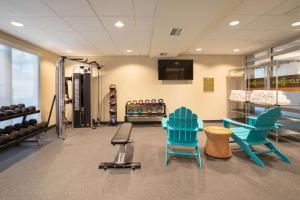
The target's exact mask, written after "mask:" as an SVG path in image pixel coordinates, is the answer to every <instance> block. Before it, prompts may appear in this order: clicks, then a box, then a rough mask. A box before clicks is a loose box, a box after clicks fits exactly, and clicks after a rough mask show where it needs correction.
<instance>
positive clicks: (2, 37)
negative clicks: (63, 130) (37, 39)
mask: <svg viewBox="0 0 300 200" xmlns="http://www.w3.org/2000/svg"><path fill="white" fill-rule="evenodd" d="M0 43H4V44H7V45H10V46H12V47H15V48H19V49H22V50H26V51H29V52H32V53H36V54H38V55H39V56H40V59H41V62H40V110H41V118H42V120H47V118H48V114H49V111H50V107H51V103H52V98H53V95H54V94H55V64H56V60H57V59H58V55H56V54H54V53H52V52H49V51H46V50H44V49H42V48H40V47H38V46H36V45H33V44H31V43H29V42H26V41H24V40H20V39H18V38H16V37H13V36H11V35H9V34H6V33H3V32H0ZM53 123H55V110H54V112H53V113H52V118H51V124H53Z"/></svg>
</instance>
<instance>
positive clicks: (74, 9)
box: [43, 0, 95, 17]
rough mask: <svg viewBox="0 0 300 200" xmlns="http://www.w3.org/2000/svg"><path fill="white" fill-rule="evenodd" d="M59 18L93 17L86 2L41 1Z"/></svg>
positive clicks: (65, 0)
mask: <svg viewBox="0 0 300 200" xmlns="http://www.w3.org/2000/svg"><path fill="white" fill-rule="evenodd" d="M43 1H44V2H45V3H46V4H47V5H48V6H49V7H51V8H52V9H53V10H55V12H56V13H57V14H59V15H60V16H80V17H83V16H95V13H94V12H93V10H92V9H91V7H90V5H89V4H88V3H87V1H86V0H43Z"/></svg>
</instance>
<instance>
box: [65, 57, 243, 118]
mask: <svg viewBox="0 0 300 200" xmlns="http://www.w3.org/2000/svg"><path fill="white" fill-rule="evenodd" d="M92 59H95V60H97V61H99V63H102V64H103V65H104V68H103V70H102V71H101V73H102V76H101V77H102V95H101V96H102V103H103V104H102V106H101V107H102V109H103V112H102V120H104V121H108V119H109V117H108V116H109V115H108V98H107V95H108V86H109V85H110V84H116V85H117V93H118V120H119V121H123V120H124V115H125V104H126V102H127V101H128V100H134V99H135V100H139V99H152V98H156V99H158V98H162V99H164V100H165V102H166V104H167V112H168V113H169V112H172V111H173V110H175V109H176V108H178V107H180V106H187V107H189V108H191V109H192V110H193V111H194V112H195V113H197V114H198V115H199V116H200V117H201V118H202V119H204V120H218V119H221V118H222V117H225V116H226V115H227V114H226V112H227V103H226V76H227V74H228V70H229V69H232V68H236V67H241V66H242V64H243V57H242V56H204V55H203V56H190V55H184V56H180V57H178V58H176V59H193V60H194V80H192V81H160V80H158V72H157V59H154V58H149V57H146V56H113V57H98V58H91V60H92ZM66 71H68V72H70V71H71V70H70V69H67V70H66ZM204 77H209V78H214V79H215V92H213V93H205V92H203V78H204ZM93 80H94V83H96V82H95V81H96V78H94V79H93ZM94 86H95V85H94ZM96 113H97V95H96V87H94V88H93V115H94V116H96ZM69 117H70V115H69Z"/></svg>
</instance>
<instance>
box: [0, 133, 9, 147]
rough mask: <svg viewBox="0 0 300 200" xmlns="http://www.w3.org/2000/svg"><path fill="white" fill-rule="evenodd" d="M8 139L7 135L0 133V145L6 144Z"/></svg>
mask: <svg viewBox="0 0 300 200" xmlns="http://www.w3.org/2000/svg"><path fill="white" fill-rule="evenodd" d="M9 141H10V138H9V136H8V135H0V145H2V144H6V143H8V142H9Z"/></svg>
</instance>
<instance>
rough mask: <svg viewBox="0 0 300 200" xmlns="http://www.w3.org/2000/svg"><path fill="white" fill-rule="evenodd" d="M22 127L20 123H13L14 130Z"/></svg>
mask: <svg viewBox="0 0 300 200" xmlns="http://www.w3.org/2000/svg"><path fill="white" fill-rule="evenodd" d="M21 128H22V124H21V123H16V124H15V125H14V130H15V131H18V130H20V129H21Z"/></svg>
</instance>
